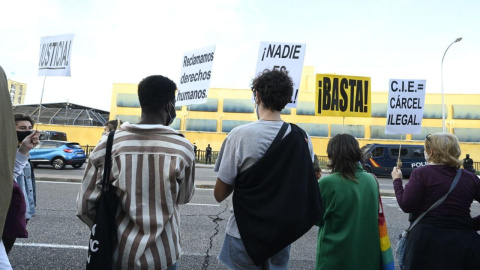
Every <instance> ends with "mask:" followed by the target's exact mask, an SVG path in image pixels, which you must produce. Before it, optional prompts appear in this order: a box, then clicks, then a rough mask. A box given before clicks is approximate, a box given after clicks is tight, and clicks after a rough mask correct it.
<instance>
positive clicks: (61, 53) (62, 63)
mask: <svg viewBox="0 0 480 270" xmlns="http://www.w3.org/2000/svg"><path fill="white" fill-rule="evenodd" d="M73 37H74V34H66V35H60V36H49V37H42V39H41V40H40V57H39V61H38V76H68V77H69V76H70V67H71V61H70V56H71V54H72V42H73Z"/></svg>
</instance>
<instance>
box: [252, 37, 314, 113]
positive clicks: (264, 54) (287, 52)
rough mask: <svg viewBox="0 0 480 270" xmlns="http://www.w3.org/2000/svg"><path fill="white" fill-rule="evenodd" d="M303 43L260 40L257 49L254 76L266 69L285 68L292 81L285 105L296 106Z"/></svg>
mask: <svg viewBox="0 0 480 270" xmlns="http://www.w3.org/2000/svg"><path fill="white" fill-rule="evenodd" d="M306 46H307V45H306V44H305V43H281V42H261V43H260V49H259V51H258V61H257V68H256V69H255V77H256V76H258V75H259V74H260V73H262V72H263V71H264V70H265V69H268V70H282V71H284V70H286V71H288V75H289V76H290V77H291V78H292V81H293V93H292V99H291V101H290V103H288V104H287V107H290V108H296V107H297V98H298V90H299V88H300V81H301V79H302V69H303V59H304V57H305V49H306Z"/></svg>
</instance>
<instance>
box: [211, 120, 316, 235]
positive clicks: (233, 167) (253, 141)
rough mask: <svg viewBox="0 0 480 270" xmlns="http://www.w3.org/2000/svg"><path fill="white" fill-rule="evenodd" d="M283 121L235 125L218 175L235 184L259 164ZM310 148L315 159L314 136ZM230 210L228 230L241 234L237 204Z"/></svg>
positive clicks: (220, 159) (224, 146)
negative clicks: (236, 212)
mask: <svg viewBox="0 0 480 270" xmlns="http://www.w3.org/2000/svg"><path fill="white" fill-rule="evenodd" d="M283 123H284V122H283V121H265V120H258V121H256V122H253V123H249V124H246V125H243V126H239V127H236V128H234V129H232V131H230V133H229V134H228V136H227V138H226V139H225V141H223V144H222V148H221V149H220V153H219V154H218V158H217V163H216V164H215V170H214V171H215V172H218V178H220V180H222V181H223V182H224V183H226V184H228V185H231V186H234V185H235V178H236V177H237V175H238V174H239V173H241V172H243V171H244V170H246V169H248V168H249V167H250V166H252V165H253V164H255V163H256V162H257V161H258V160H259V159H260V158H261V157H262V156H263V155H264V154H265V152H267V149H268V148H269V147H270V144H271V143H272V142H273V140H274V139H275V137H276V136H277V134H278V132H279V131H280V128H281V127H282V125H283ZM290 131H291V127H290V126H289V127H288V129H287V131H286V132H285V135H284V137H285V136H286V135H287V134H288V133H290ZM307 136H308V135H307ZM308 148H309V149H310V155H311V156H312V163H313V156H314V154H313V147H312V141H311V140H310V136H308ZM312 166H313V165H312ZM230 211H231V213H232V215H231V216H230V219H229V220H228V223H227V228H226V230H225V231H226V233H227V234H228V235H230V236H233V237H236V238H241V237H240V233H239V232H238V227H237V222H236V221H235V215H234V212H233V206H232V207H231V208H230Z"/></svg>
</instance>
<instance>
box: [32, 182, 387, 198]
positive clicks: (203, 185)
mask: <svg viewBox="0 0 480 270" xmlns="http://www.w3.org/2000/svg"><path fill="white" fill-rule="evenodd" d="M35 180H36V181H39V182H42V181H52V182H69V183H81V182H82V179H81V178H58V177H37V178H36V179H35ZM195 186H196V188H198V189H213V188H215V182H214V181H196V182H195ZM380 196H387V197H395V192H394V191H393V190H385V189H381V190H380Z"/></svg>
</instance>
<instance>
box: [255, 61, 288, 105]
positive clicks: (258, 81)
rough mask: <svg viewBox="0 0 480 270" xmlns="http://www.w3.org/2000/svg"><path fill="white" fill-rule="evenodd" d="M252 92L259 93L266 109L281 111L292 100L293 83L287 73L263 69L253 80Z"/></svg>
mask: <svg viewBox="0 0 480 270" xmlns="http://www.w3.org/2000/svg"><path fill="white" fill-rule="evenodd" d="M252 90H253V91H257V92H258V93H259V95H260V98H261V99H262V102H263V106H265V108H266V109H269V110H272V111H281V110H283V108H285V105H287V104H288V103H289V102H290V101H291V99H292V93H293V81H292V78H290V76H288V71H278V70H268V69H265V70H264V71H263V72H262V73H261V74H259V75H258V76H257V77H256V78H255V79H253V82H252Z"/></svg>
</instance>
